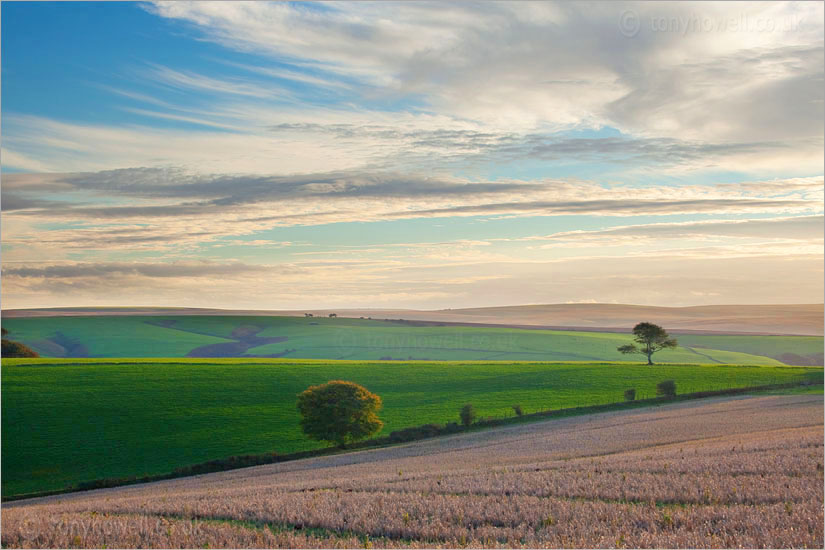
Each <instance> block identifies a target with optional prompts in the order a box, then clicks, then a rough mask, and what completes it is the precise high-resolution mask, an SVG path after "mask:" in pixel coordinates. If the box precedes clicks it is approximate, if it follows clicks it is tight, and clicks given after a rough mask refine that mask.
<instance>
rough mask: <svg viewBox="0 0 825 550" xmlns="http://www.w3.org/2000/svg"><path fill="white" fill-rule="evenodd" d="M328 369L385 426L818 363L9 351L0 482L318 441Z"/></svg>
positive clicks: (616, 397)
mask: <svg viewBox="0 0 825 550" xmlns="http://www.w3.org/2000/svg"><path fill="white" fill-rule="evenodd" d="M331 379H346V380H352V381H355V382H358V383H360V384H363V385H365V386H366V387H367V388H369V389H370V390H371V391H373V392H375V393H377V394H378V395H380V396H381V397H382V398H383V400H384V411H383V412H382V413H381V415H380V416H381V418H382V419H383V420H384V421H385V423H386V426H385V428H384V431H383V433H385V434H386V433H389V432H390V431H392V430H397V429H400V428H404V427H409V426H414V425H421V424H425V423H429V422H438V423H444V422H447V421H457V420H458V410H459V408H460V407H461V406H462V405H464V404H465V403H468V402H469V403H473V404H474V406H475V408H476V409H477V411H478V413H479V414H480V415H481V416H498V417H500V416H506V415H513V411H512V408H511V407H512V405H514V404H520V405H521V406H522V407H523V409H524V411H525V412H534V411H537V410H546V409H557V408H565V407H571V406H579V405H590V404H596V403H607V402H614V401H620V400H621V398H622V393H623V391H624V390H625V389H627V388H630V387H635V388H636V389H637V392H638V398H644V397H650V396H652V395H653V394H654V388H655V384H656V383H657V382H659V381H661V380H664V379H674V380H675V381H676V383H677V387H678V390H679V392H680V393H686V392H689V391H699V390H710V389H720V388H725V387H742V386H751V385H756V384H766V383H777V382H787V381H792V380H800V379H808V380H817V381H820V382H821V380H822V369H821V368H802V367H771V366H762V367H760V366H723V365H704V366H702V365H657V366H655V367H648V366H643V365H639V364H618V363H617V364H607V363H603V364H597V363H578V364H570V363H568V364H552V363H490V362H487V363H485V362H448V363H427V362H400V361H392V362H389V361H384V362H358V361H341V362H329V361H295V360H273V359H216V360H202V359H201V360H198V359H181V360H170V359H163V360H139V359H138V360H118V361H106V360H94V359H86V360H83V359H71V360H65V359H64V360H60V359H39V360H25V359H16V360H15V359H6V360H4V361H3V366H2V449H3V455H2V484H3V485H2V492H3V495H4V496H10V495H14V494H20V493H28V492H34V491H43V490H50V489H59V488H64V487H66V486H69V485H72V484H75V483H78V482H81V481H87V480H93V479H99V478H103V477H121V476H129V475H143V474H157V473H165V472H169V471H171V470H173V469H174V468H176V467H179V466H184V465H188V464H193V463H198V462H203V461H206V460H211V459H216V458H224V457H227V456H231V455H238V454H246V453H263V452H270V451H276V452H279V453H288V452H292V451H297V450H304V449H310V448H316V447H317V446H318V445H317V444H316V443H314V442H311V441H309V440H307V439H305V438H304V436H303V435H302V434H301V432H300V430H299V427H298V420H299V418H298V413H297V410H296V408H295V403H296V396H297V394H298V393H299V392H300V391H302V390H304V389H305V388H306V387H307V386H309V385H312V384H317V383H321V382H325V381H327V380H331Z"/></svg>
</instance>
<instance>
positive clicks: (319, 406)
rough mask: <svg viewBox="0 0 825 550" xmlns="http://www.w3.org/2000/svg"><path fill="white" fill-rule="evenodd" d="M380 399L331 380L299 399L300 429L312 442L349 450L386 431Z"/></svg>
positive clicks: (357, 386) (341, 381)
mask: <svg viewBox="0 0 825 550" xmlns="http://www.w3.org/2000/svg"><path fill="white" fill-rule="evenodd" d="M379 410H381V398H380V397H378V396H377V395H375V394H374V393H370V391H369V390H367V388H365V387H363V386H360V385H358V384H356V383H355V382H346V381H344V380H332V381H330V382H327V383H326V384H321V385H319V386H311V387H309V388H307V389H306V390H304V391H303V392H301V393H300V394H299V395H298V411H300V413H301V416H302V417H303V418H301V429H302V430H303V432H304V433H305V434H306V435H307V437H309V438H310V439H316V440H318V441H327V442H329V443H332V444H335V445H338V446H339V447H341V448H344V447H346V445H347V443H350V442H353V441H358V440H359V439H364V438H365V437H369V436H371V435H372V434H374V433H377V432H378V431H379V430H381V428H383V427H384V423H383V422H381V420H379V419H378V416H377V415H376V413H377V412H378V411H379Z"/></svg>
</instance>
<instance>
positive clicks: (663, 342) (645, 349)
mask: <svg viewBox="0 0 825 550" xmlns="http://www.w3.org/2000/svg"><path fill="white" fill-rule="evenodd" d="M633 336H634V338H633V341H634V342H635V344H627V345H624V346H619V347H618V350H619V351H620V352H621V353H639V354H642V355H646V356H647V364H648V365H652V364H653V361H652V360H651V357H652V355H653V354H654V353H656V352H657V351H660V350H663V349H666V348H675V347H676V346H678V345H679V344H678V343H677V342H676V338H671V337H670V335H669V334H668V333H667V331H666V330H665V329H663V328H662V327H660V326H659V325H654V324H653V323H639V324H638V325H636V326H635V327H633Z"/></svg>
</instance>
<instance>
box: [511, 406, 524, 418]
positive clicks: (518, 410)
mask: <svg viewBox="0 0 825 550" xmlns="http://www.w3.org/2000/svg"><path fill="white" fill-rule="evenodd" d="M513 410H514V411H515V413H516V416H521V415H523V414H524V411H523V410H521V405H513Z"/></svg>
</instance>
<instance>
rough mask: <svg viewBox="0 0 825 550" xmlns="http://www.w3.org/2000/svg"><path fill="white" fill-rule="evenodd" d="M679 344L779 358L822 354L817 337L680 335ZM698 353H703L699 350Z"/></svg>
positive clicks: (820, 344) (819, 338)
mask: <svg viewBox="0 0 825 550" xmlns="http://www.w3.org/2000/svg"><path fill="white" fill-rule="evenodd" d="M679 344H680V345H682V346H689V347H696V348H711V349H719V350H729V351H738V352H743V353H752V354H755V355H764V356H766V357H779V356H780V355H782V354H783V353H795V354H797V355H813V354H815V353H822V338H821V337H819V336H740V335H726V334H725V335H721V334H720V335H710V334H709V335H693V334H682V335H680V336H679ZM699 351H704V350H702V349H699Z"/></svg>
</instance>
